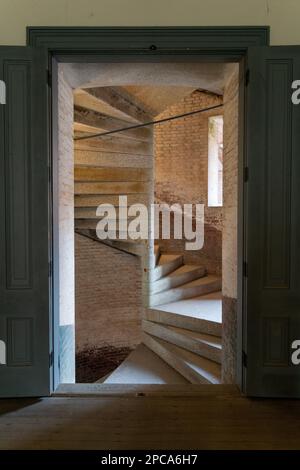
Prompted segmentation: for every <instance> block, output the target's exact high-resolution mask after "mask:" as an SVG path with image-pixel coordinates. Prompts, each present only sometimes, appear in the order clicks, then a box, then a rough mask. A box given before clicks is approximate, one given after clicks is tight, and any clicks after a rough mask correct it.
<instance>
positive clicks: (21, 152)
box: [0, 47, 50, 397]
mask: <svg viewBox="0 0 300 470" xmlns="http://www.w3.org/2000/svg"><path fill="white" fill-rule="evenodd" d="M46 72H47V64H46V56H45V53H44V52H43V51H42V50H34V49H31V48H29V47H0V80H1V82H0V83H1V84H2V87H1V90H2V99H1V104H0V136H1V139H0V220H1V224H0V250H1V251H0V258H1V264H0V363H1V364H0V396H2V397H4V396H5V397H9V396H10V397H16V396H41V395H48V394H49V392H50V370H49V367H50V364H49V351H50V341H49V331H50V328H49V318H50V315H49V308H50V307H49V300H50V296H49V277H48V272H49V268H48V266H49V263H48V261H49V237H48V233H49V230H48V229H49V209H48V181H49V175H48V172H49V171H48V122H47V120H48V119H47V115H48V96H47V93H48V92H47V80H46V77H47V75H46ZM4 91H5V95H6V96H4ZM4 98H5V99H4Z"/></svg>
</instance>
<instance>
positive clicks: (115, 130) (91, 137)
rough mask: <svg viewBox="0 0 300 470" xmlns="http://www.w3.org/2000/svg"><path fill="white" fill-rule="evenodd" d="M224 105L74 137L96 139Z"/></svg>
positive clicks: (219, 106)
mask: <svg viewBox="0 0 300 470" xmlns="http://www.w3.org/2000/svg"><path fill="white" fill-rule="evenodd" d="M222 107H223V104H217V105H215V106H211V107H210V108H204V109H197V110H196V111H190V112H189V113H184V114H177V115H176V116H171V117H168V118H164V119H158V120H157V121H149V122H144V123H143V124H135V125H133V126H128V127H122V128H121V129H114V130H113V131H106V132H101V133H100V134H91V135H85V136H82V137H74V140H87V139H94V138H95V137H102V136H105V135H110V134H116V133H117V132H123V131H128V130H130V129H139V128H140V127H146V126H153V125H154V124H161V123H164V122H167V121H173V120H174V119H180V118H183V117H186V116H191V115H193V114H199V113H204V112H205V111H210V110H212V109H217V108H222Z"/></svg>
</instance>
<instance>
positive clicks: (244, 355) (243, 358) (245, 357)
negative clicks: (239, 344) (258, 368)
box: [242, 351, 248, 367]
mask: <svg viewBox="0 0 300 470" xmlns="http://www.w3.org/2000/svg"><path fill="white" fill-rule="evenodd" d="M242 363H243V367H248V356H247V354H246V353H245V351H242Z"/></svg>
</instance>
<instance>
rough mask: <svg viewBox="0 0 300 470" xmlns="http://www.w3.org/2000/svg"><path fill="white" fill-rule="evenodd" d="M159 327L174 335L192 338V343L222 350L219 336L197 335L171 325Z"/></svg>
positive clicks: (197, 333) (195, 332)
mask: <svg viewBox="0 0 300 470" xmlns="http://www.w3.org/2000/svg"><path fill="white" fill-rule="evenodd" d="M161 326H162V327H163V328H166V329H168V330H171V331H174V332H175V333H178V334H181V335H184V336H188V337H189V338H192V339H193V340H194V341H198V342H199V343H200V342H202V343H206V344H208V345H210V346H213V347H215V348H217V349H222V339H221V338H220V337H219V336H214V335H208V334H205V333H199V332H198V331H191V330H186V329H185V328H180V327H178V326H172V325H161Z"/></svg>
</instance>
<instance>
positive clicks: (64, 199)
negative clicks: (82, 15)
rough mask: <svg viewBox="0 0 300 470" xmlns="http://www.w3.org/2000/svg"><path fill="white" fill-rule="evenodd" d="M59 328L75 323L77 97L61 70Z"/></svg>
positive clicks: (59, 83)
mask: <svg viewBox="0 0 300 470" xmlns="http://www.w3.org/2000/svg"><path fill="white" fill-rule="evenodd" d="M58 129H59V132H58V173H59V174H58V201H59V207H58V220H59V309H60V316H59V324H60V326H62V325H73V324H74V319H75V292H74V290H75V287H74V285H75V284H74V283H75V279H74V272H75V266H74V157H73V93H72V88H71V87H70V86H69V85H68V83H67V82H66V80H65V78H64V74H63V71H62V69H61V68H60V67H59V70H58Z"/></svg>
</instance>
